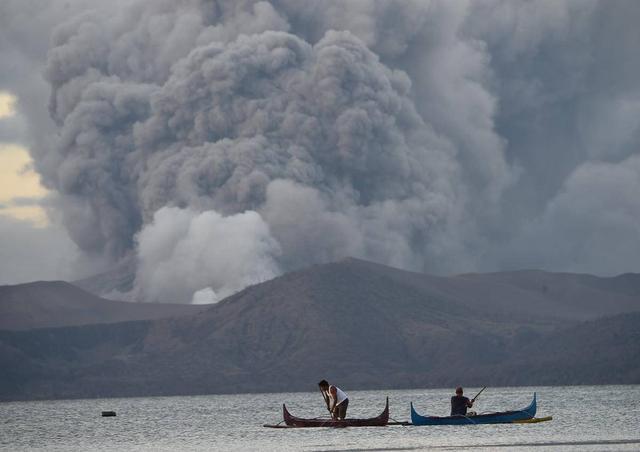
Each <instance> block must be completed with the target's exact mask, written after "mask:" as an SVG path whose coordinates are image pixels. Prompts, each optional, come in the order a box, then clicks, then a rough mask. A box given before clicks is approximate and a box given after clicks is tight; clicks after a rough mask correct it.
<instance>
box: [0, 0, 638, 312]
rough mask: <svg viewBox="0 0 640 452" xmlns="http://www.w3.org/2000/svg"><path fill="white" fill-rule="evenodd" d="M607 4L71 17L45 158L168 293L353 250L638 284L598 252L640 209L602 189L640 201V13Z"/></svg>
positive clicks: (270, 7) (145, 279)
mask: <svg viewBox="0 0 640 452" xmlns="http://www.w3.org/2000/svg"><path fill="white" fill-rule="evenodd" d="M54 4H55V2H54ZM609 5H610V4H608V3H607V2H597V1H566V2H556V1H548V2H544V1H543V2H502V1H489V2H467V1H455V2H450V1H431V2H424V1H416V2H407V1H402V2H391V1H390V2H315V1H309V2H300V1H288V0H280V1H272V2H266V1H261V2H254V1H241V2H205V1H197V0H191V1H183V2H175V1H170V0H160V1H148V0H138V1H135V2H121V3H115V4H113V5H111V6H109V5H105V4H103V3H102V2H101V3H98V4H96V8H100V10H96V9H94V8H88V7H86V6H85V7H84V9H85V10H84V11H82V10H81V9H82V7H79V6H77V5H71V9H72V10H74V11H76V10H77V11H76V12H75V14H69V15H68V16H69V17H68V19H67V20H65V21H63V20H61V19H60V18H59V17H60V16H61V14H60V12H59V11H58V9H59V8H55V7H50V8H51V10H52V12H51V13H50V16H51V17H53V18H54V19H52V23H54V22H57V26H56V27H55V31H54V32H53V33H52V38H51V44H50V48H49V50H48V52H47V63H46V70H45V77H46V80H47V82H48V83H49V84H50V90H51V96H50V102H49V114H50V118H51V120H52V124H53V128H54V130H56V131H57V136H56V138H55V140H53V142H51V141H50V140H49V141H46V140H42V139H40V140H35V141H36V145H35V146H34V151H33V152H34V157H35V160H36V165H37V168H38V170H39V171H40V173H41V174H42V175H43V179H44V181H45V183H46V184H47V185H48V186H49V187H51V188H53V189H55V190H56V191H57V192H58V193H59V194H60V196H59V200H58V204H59V208H60V209H61V210H62V212H63V213H64V218H65V224H66V226H67V230H68V232H69V234H70V236H71V237H72V239H73V240H74V241H75V243H77V244H78V245H79V246H80V247H81V248H82V249H83V250H84V252H85V253H86V254H87V255H94V256H108V257H109V259H111V261H112V262H116V261H118V260H119V259H122V258H125V257H129V256H131V255H134V256H136V259H137V261H138V269H137V275H136V282H135V288H134V291H133V292H132V293H133V294H135V297H136V298H138V299H144V300H147V301H156V300H167V301H182V302H188V301H190V300H192V299H193V300H194V301H197V302H202V301H206V300H213V299H216V297H220V296H224V295H225V294H228V293H230V292H232V291H234V290H237V289H239V288H241V287H243V286H244V285H247V284H250V283H252V282H257V281H260V280H262V279H264V278H268V277H270V276H273V275H275V274H277V273H279V272H282V271H287V270H291V269H295V268H299V267H301V266H306V265H308V264H310V263H315V262H326V261H331V260H335V259H338V258H341V257H344V256H347V255H353V256H358V257H362V258H366V259H371V260H375V261H378V262H382V263H386V264H390V265H394V266H399V267H403V268H408V269H414V270H421V271H430V272H439V273H448V272H455V271H470V270H500V269H509V268H514V267H522V266H541V267H543V268H550V269H556V270H569V271H570V270H582V271H593V272H596V273H611V272H612V271H618V270H623V269H626V270H627V271H633V270H636V271H637V270H640V258H639V257H637V256H638V255H639V254H633V253H631V252H630V253H623V254H622V255H618V260H616V262H615V265H614V263H610V262H604V261H603V260H602V259H599V257H598V255H599V254H600V253H604V252H605V251H606V250H607V249H617V248H619V247H620V243H621V240H622V238H621V237H622V236H624V237H625V239H627V240H628V239H630V237H632V236H633V234H634V231H635V229H634V227H633V226H631V223H625V221H627V220H628V221H635V219H636V218H637V216H638V211H639V209H640V207H639V206H638V205H636V204H634V203H633V202H630V201H629V202H627V201H625V199H626V198H625V197H620V198H616V197H615V196H613V197H610V196H608V195H606V194H605V193H609V192H610V191H613V192H616V193H632V192H633V190H634V189H635V188H636V185H635V184H636V182H634V180H633V177H631V176H629V174H634V170H633V169H632V168H635V163H634V162H635V160H634V158H633V157H634V155H635V154H637V153H638V150H639V147H638V141H639V139H640V132H639V131H640V119H639V118H640V117H639V116H638V115H637V112H638V111H640V89H639V82H638V77H637V74H638V73H640V67H639V66H638V65H639V64H640V63H638V59H637V58H635V53H636V51H637V44H638V43H639V42H640V34H639V33H640V32H638V30H637V26H636V25H635V24H636V23H637V20H638V19H640V18H639V17H638V16H639V15H640V5H638V4H637V3H636V2H633V1H629V2H624V1H620V2H616V3H615V6H609ZM10 9H12V10H16V11H20V6H18V4H13V3H11V7H10ZM67 11H68V9H67ZM14 16H15V14H14ZM16 33H17V32H16ZM14 35H15V33H12V34H11V36H14ZM0 50H1V48H0ZM0 88H2V87H1V86H0ZM18 96H19V97H20V93H18ZM30 117H33V118H36V119H33V120H32V122H33V123H39V122H41V121H42V119H41V117H40V116H38V115H36V114H35V113H31V114H30ZM48 127H51V125H48ZM36 135H37V134H36ZM622 174H625V175H627V176H625V177H621V175H622ZM592 178H603V179H604V180H603V181H599V183H598V184H593V183H592V182H593V181H592V180H591V179H592ZM613 181H615V183H613ZM594 192H595V193H597V194H600V195H601V196H595V193H594ZM583 197H585V198H586V197H588V198H589V199H590V203H586V204H584V203H582V204H581V203H580V200H581V199H582V198H583ZM614 198H615V200H616V202H614V205H613V206H610V209H612V212H626V211H628V210H629V209H631V212H632V213H631V214H630V215H628V216H626V217H624V216H622V217H620V216H619V215H616V214H614V213H612V216H613V217H615V219H616V221H618V219H619V218H623V219H622V220H620V221H621V224H619V225H618V226H616V227H613V226H612V227H613V229H611V228H606V227H604V226H603V221H605V222H606V224H609V222H613V223H614V224H617V223H616V221H614V219H613V218H612V217H606V218H608V219H607V220H597V221H595V220H594V219H593V216H590V215H588V212H589V211H590V209H592V208H596V207H598V206H599V204H598V203H599V202H600V201H603V200H605V199H614ZM598 200H600V201H598ZM579 205H582V207H579ZM616 206H617V207H616ZM578 223H579V224H580V225H581V228H582V229H581V231H583V232H582V233H580V234H572V233H570V231H571V230H572V229H571V228H572V227H571V226H570V225H572V224H578ZM619 228H622V229H623V230H624V231H625V232H624V234H622V235H620V234H615V233H614V232H613V231H614V230H616V231H617V230H618V229H619ZM597 231H601V232H602V231H604V233H600V234H598V233H597ZM636 232H637V231H636ZM594 241H596V242H597V244H596V246H591V245H593V243H594ZM560 244H562V246H559V245H560ZM588 244H589V245H588ZM233 250H236V252H235V253H234V252H233ZM561 250H562V251H561ZM585 250H591V251H589V252H586V251H585ZM596 250H597V251H596Z"/></svg>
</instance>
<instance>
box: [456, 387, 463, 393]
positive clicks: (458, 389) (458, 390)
mask: <svg viewBox="0 0 640 452" xmlns="http://www.w3.org/2000/svg"><path fill="white" fill-rule="evenodd" d="M456 395H462V387H461V386H458V387H457V388H456Z"/></svg>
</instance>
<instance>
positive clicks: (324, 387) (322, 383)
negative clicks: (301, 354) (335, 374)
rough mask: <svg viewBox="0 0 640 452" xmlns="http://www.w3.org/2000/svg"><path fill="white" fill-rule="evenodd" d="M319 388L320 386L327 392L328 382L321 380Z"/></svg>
mask: <svg viewBox="0 0 640 452" xmlns="http://www.w3.org/2000/svg"><path fill="white" fill-rule="evenodd" d="M318 386H320V389H322V390H325V391H326V390H327V389H329V382H328V381H327V380H321V381H320V383H318Z"/></svg>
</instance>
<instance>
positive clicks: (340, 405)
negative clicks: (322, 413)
mask: <svg viewBox="0 0 640 452" xmlns="http://www.w3.org/2000/svg"><path fill="white" fill-rule="evenodd" d="M318 386H320V392H321V393H322V397H323V398H324V401H325V402H326V404H327V409H328V410H329V413H331V417H332V418H333V419H339V420H342V419H344V418H345V417H347V407H348V406H349V397H347V394H345V392H344V391H343V390H342V389H340V388H338V387H337V386H334V385H330V384H329V382H328V381H327V380H322V381H321V382H320V383H318Z"/></svg>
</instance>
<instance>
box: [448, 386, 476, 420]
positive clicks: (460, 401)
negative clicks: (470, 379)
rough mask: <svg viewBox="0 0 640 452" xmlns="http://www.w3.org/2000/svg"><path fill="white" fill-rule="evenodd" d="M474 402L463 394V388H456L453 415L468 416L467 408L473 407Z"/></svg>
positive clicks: (452, 404)
mask: <svg viewBox="0 0 640 452" xmlns="http://www.w3.org/2000/svg"><path fill="white" fill-rule="evenodd" d="M472 406H473V402H472V401H471V400H469V399H468V398H467V397H465V396H463V395H462V388H461V387H460V386H458V387H457V388H456V395H454V396H453V397H451V416H466V415H467V408H471V407H472Z"/></svg>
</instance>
